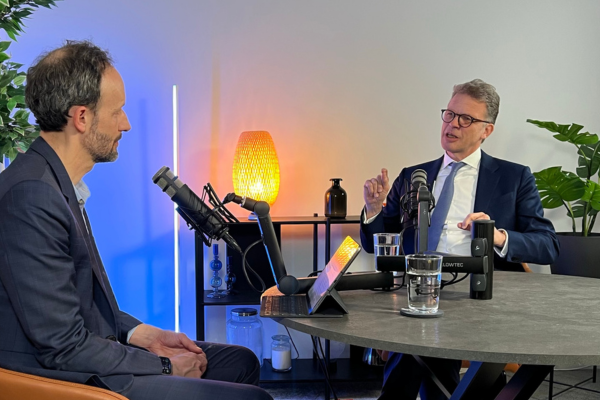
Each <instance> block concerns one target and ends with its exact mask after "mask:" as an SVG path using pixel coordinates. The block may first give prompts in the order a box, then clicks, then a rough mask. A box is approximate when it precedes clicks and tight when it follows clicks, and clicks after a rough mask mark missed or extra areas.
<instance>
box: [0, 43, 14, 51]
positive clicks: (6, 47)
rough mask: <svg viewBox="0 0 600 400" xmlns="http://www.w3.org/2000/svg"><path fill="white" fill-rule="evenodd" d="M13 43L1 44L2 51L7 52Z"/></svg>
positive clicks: (0, 49)
mask: <svg viewBox="0 0 600 400" xmlns="http://www.w3.org/2000/svg"><path fill="white" fill-rule="evenodd" d="M11 43H12V42H11V41H5V42H0V51H6V49H8V47H9V46H10V45H11Z"/></svg>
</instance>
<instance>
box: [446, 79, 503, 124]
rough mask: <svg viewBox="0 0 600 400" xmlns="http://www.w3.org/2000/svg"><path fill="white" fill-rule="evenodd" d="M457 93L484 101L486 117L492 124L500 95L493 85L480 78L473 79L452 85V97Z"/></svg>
mask: <svg viewBox="0 0 600 400" xmlns="http://www.w3.org/2000/svg"><path fill="white" fill-rule="evenodd" d="M457 94H466V95H468V96H470V97H471V98H473V99H475V100H477V101H480V102H482V103H485V106H486V109H487V119H488V120H489V121H490V122H491V123H492V124H495V123H496V118H498V112H499V111H500V96H499V95H498V92H496V88H495V87H493V86H492V85H490V84H489V83H486V82H484V81H482V80H481V79H473V80H472V81H470V82H466V83H461V84H460V85H454V90H453V91H452V97H454V96H456V95H457Z"/></svg>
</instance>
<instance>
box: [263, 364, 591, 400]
mask: <svg viewBox="0 0 600 400" xmlns="http://www.w3.org/2000/svg"><path fill="white" fill-rule="evenodd" d="M591 377H592V368H591V367H590V368H583V369H577V370H556V371H555V373H554V381H555V382H554V386H553V392H554V393H553V394H554V396H553V397H552V398H553V399H557V400H600V379H598V380H597V382H596V383H593V382H592V379H591ZM584 381H585V382H584ZM581 382H583V383H581ZM576 384H579V385H577V387H572V385H576ZM324 385H325V384H324V383H321V382H319V383H295V384H290V383H286V384H283V383H276V384H275V383H270V384H261V386H262V387H263V388H265V389H266V390H267V391H268V392H269V393H270V394H271V396H273V398H274V399H275V400H292V399H293V400H321V399H324V387H325V386H324ZM380 387H381V386H380V383H379V382H334V389H335V391H336V392H337V395H338V398H339V399H340V400H342V399H344V400H350V399H352V400H359V399H360V400H371V399H377V396H378V395H379V389H380ZM548 394H549V383H548V381H545V382H544V383H542V385H541V386H540V387H539V388H538V390H537V391H536V392H535V394H534V395H533V397H531V398H532V399H534V400H542V399H548ZM332 398H333V397H332Z"/></svg>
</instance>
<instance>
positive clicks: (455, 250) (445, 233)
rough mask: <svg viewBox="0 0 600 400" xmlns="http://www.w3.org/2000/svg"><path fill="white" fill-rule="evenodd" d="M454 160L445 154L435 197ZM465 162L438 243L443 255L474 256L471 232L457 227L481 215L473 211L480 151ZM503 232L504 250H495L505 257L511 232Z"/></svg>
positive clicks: (365, 221)
mask: <svg viewBox="0 0 600 400" xmlns="http://www.w3.org/2000/svg"><path fill="white" fill-rule="evenodd" d="M453 162H454V160H453V159H452V158H450V157H449V156H448V154H445V153H444V160H443V161H442V166H441V168H440V171H439V172H438V175H437V178H436V180H435V182H434V183H433V197H434V198H435V199H438V198H439V197H440V194H441V192H442V189H443V187H444V182H446V178H447V177H448V175H450V171H451V170H452V167H450V164H451V163H453ZM462 162H464V163H465V164H466V165H465V166H464V167H462V168H460V169H459V170H458V172H457V173H456V176H455V177H454V196H453V197H452V203H451V204H450V209H449V210H448V215H447V217H446V224H445V225H444V227H443V229H442V235H441V236H440V242H439V243H438V246H437V249H436V251H439V252H442V253H449V254H456V255H462V256H470V255H471V231H466V230H464V229H460V228H459V227H458V223H459V222H462V221H464V219H465V218H466V216H467V215H469V214H471V213H472V212H475V211H477V212H479V211H481V210H474V209H473V208H474V206H475V194H476V191H477V178H478V177H479V164H480V163H481V149H477V150H476V151H475V152H473V154H471V155H469V156H468V157H465V158H464V159H463V160H462ZM375 217H377V215H376V216H374V217H372V218H369V219H368V220H367V219H366V212H365V220H364V221H363V222H364V223H365V224H368V223H371V222H372V221H373V220H374V219H375ZM500 231H502V232H504V233H505V234H506V242H505V243H504V247H503V248H502V249H500V248H498V247H494V250H496V253H497V254H498V255H499V256H500V257H502V258H504V257H506V253H507V251H508V233H506V231H504V230H503V229H500Z"/></svg>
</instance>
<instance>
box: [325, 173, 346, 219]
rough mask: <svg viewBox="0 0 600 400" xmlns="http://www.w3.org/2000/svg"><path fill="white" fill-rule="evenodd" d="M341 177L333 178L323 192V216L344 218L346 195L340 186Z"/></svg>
mask: <svg viewBox="0 0 600 400" xmlns="http://www.w3.org/2000/svg"><path fill="white" fill-rule="evenodd" d="M341 180H342V178H333V179H330V181H333V185H331V187H330V188H329V190H328V191H326V192H325V216H326V217H330V218H346V209H347V196H346V191H345V190H344V189H342V187H341V186H340V181H341Z"/></svg>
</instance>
